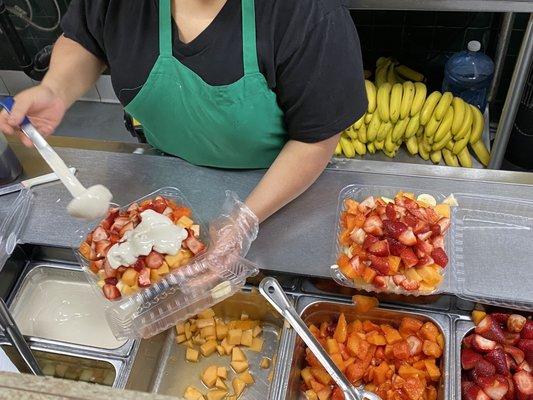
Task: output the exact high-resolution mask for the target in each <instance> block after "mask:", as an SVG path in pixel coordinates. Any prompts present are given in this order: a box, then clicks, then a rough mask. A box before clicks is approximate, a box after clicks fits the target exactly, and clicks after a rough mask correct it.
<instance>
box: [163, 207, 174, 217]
mask: <svg viewBox="0 0 533 400" xmlns="http://www.w3.org/2000/svg"><path fill="white" fill-rule="evenodd" d="M173 212H174V210H173V209H172V208H170V207H167V208H165V209H164V210H163V212H162V213H161V214H163V215H164V216H165V217H168V218H171V219H172V213H173Z"/></svg>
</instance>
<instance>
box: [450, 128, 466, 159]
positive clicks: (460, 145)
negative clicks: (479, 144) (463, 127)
mask: <svg viewBox="0 0 533 400" xmlns="http://www.w3.org/2000/svg"><path fill="white" fill-rule="evenodd" d="M469 139H470V132H468V133H467V134H466V135H465V137H464V138H462V139H459V140H457V141H456V142H455V144H454V145H453V149H452V153H453V154H455V155H457V154H459V153H460V152H461V151H462V150H463V149H464V148H465V147H466V145H467V144H468V141H469Z"/></svg>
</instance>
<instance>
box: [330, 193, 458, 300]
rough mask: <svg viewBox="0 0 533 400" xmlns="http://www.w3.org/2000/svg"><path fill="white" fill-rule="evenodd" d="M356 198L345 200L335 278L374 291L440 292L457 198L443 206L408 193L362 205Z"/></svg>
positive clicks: (371, 199)
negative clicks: (453, 210)
mask: <svg viewBox="0 0 533 400" xmlns="http://www.w3.org/2000/svg"><path fill="white" fill-rule="evenodd" d="M354 197H356V196H353V197H352V196H350V195H348V196H345V197H344V200H343V204H342V209H341V211H340V217H339V226H338V230H337V232H338V238H337V245H336V251H337V265H336V266H334V268H333V277H334V278H335V279H336V280H337V281H338V282H339V283H341V284H345V285H346V284H348V285H350V286H352V287H355V288H358V289H365V290H370V291H378V292H391V293H401V294H431V293H435V292H436V290H437V289H438V288H439V286H440V285H441V283H442V282H443V279H444V274H445V271H446V268H447V266H448V255H447V252H446V248H445V247H446V246H445V237H446V233H447V232H448V229H449V227H450V223H451V206H453V205H456V203H455V202H454V199H453V196H451V197H449V198H447V199H445V200H444V201H443V202H442V203H440V204H437V201H436V200H435V198H434V197H433V196H431V195H427V194H421V195H419V196H418V197H415V194H414V193H408V192H398V193H397V194H396V195H395V196H394V198H387V197H379V196H368V197H366V198H365V199H364V200H362V201H360V202H359V201H357V200H356V199H355V198H354ZM338 272H340V273H341V274H342V276H341V277H340V279H338V278H339V274H338Z"/></svg>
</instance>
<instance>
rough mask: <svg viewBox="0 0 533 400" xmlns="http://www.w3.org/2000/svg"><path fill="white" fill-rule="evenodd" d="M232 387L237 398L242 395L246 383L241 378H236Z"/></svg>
mask: <svg viewBox="0 0 533 400" xmlns="http://www.w3.org/2000/svg"><path fill="white" fill-rule="evenodd" d="M231 385H232V386H233V391H234V392H235V396H237V397H239V396H240V395H241V394H242V392H243V391H244V388H245V387H246V383H244V382H243V381H242V380H240V379H239V378H234V379H233V381H232V383H231Z"/></svg>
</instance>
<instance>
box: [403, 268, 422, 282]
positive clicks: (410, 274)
mask: <svg viewBox="0 0 533 400" xmlns="http://www.w3.org/2000/svg"><path fill="white" fill-rule="evenodd" d="M404 275H405V276H406V278H407V279H410V280H413V281H417V282H420V281H422V277H421V276H420V274H419V273H418V271H417V270H416V269H415V268H408V269H406V270H405V272H404Z"/></svg>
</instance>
